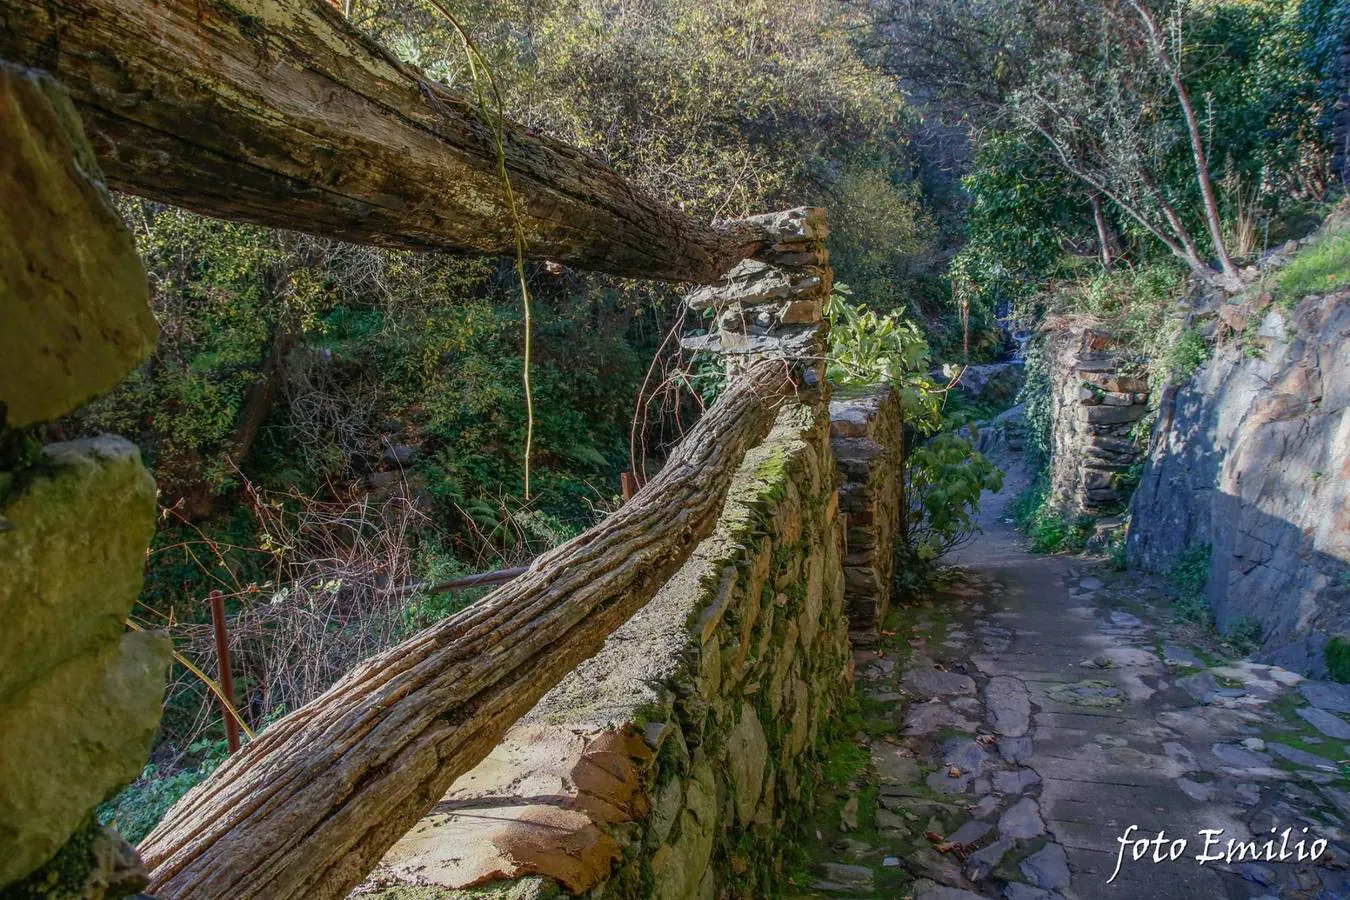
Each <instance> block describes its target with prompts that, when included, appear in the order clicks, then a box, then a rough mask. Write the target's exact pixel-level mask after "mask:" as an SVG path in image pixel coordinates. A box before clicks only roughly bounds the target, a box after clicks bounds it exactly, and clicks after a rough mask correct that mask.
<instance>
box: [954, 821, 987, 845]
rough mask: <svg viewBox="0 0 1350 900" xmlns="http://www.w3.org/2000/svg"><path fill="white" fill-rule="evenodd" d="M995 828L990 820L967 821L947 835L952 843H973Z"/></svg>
mask: <svg viewBox="0 0 1350 900" xmlns="http://www.w3.org/2000/svg"><path fill="white" fill-rule="evenodd" d="M993 828H994V826H993V825H990V824H989V823H988V822H967V823H966V824H964V825H962V826H961V827H960V828H958V829H956V830H955V831H953V832H952V833H951V834H949V835H947V842H948V843H951V844H961V845H962V846H965V845H967V844H973V843H975V842H976V841H978V840H979V839H980V838H982V837H984V836H985V835H986V834H988V833H989V832H990V831H992V830H993Z"/></svg>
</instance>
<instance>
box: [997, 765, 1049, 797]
mask: <svg viewBox="0 0 1350 900" xmlns="http://www.w3.org/2000/svg"><path fill="white" fill-rule="evenodd" d="M1040 783H1041V776H1039V775H1037V774H1036V770H1035V769H1027V768H1018V769H1014V770H1013V771H1011V772H995V773H994V790H996V791H998V792H999V793H1000V794H1020V793H1022V792H1023V791H1025V790H1026V789H1027V788H1029V787H1031V786H1032V785H1034V784H1040Z"/></svg>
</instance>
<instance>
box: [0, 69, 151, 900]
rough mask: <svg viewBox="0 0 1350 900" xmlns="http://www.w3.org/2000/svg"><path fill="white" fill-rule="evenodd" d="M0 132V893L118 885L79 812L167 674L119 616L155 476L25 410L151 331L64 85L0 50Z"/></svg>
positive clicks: (127, 455) (109, 445) (127, 250)
mask: <svg viewBox="0 0 1350 900" xmlns="http://www.w3.org/2000/svg"><path fill="white" fill-rule="evenodd" d="M0 133H3V134H4V135H5V141H6V159H5V168H6V172H7V176H8V177H6V178H3V179H0V310H3V311H4V313H3V322H4V325H3V327H0V572H2V573H3V578H0V621H3V622H4V625H3V627H0V894H3V895H4V896H6V897H9V896H13V897H24V896H42V897H84V896H88V897H95V896H97V897H121V896H124V895H125V894H127V893H132V892H135V891H136V890H139V889H140V888H141V887H144V885H145V883H146V877H145V871H144V869H143V867H142V866H141V863H140V860H139V858H138V857H137V856H136V853H135V851H134V850H133V849H132V848H131V847H130V846H129V845H128V844H127V843H126V842H125V841H123V840H122V839H121V838H120V837H119V836H118V835H117V834H116V832H114V831H112V830H111V829H107V828H102V827H101V826H99V825H98V824H97V823H96V822H95V821H94V819H93V815H94V810H95V808H96V807H97V806H98V805H99V804H100V803H102V802H103V801H104V800H106V799H108V798H110V797H111V796H113V795H114V794H115V793H116V792H117V791H118V790H119V789H120V788H121V787H122V786H123V785H125V784H127V783H128V782H130V781H131V780H132V779H134V778H135V777H136V776H137V775H138V774H139V773H140V771H141V768H142V767H143V766H144V764H145V761H146V758H147V756H148V755H149V752H150V743H151V740H152V739H153V737H154V734H155V730H156V728H157V727H158V725H159V718H160V706H161V703H162V700H163V696H164V686H165V683H166V681H167V679H168V670H169V659H170V646H169V641H168V638H167V637H165V636H163V635H157V634H150V633H146V632H128V631H127V629H126V625H125V622H126V620H127V618H128V616H130V615H131V608H132V604H133V603H134V602H135V601H136V597H137V595H138V594H139V593H140V590H141V578H142V570H143V567H144V565H145V553H146V549H147V548H148V546H149V544H150V537H151V535H152V533H153V531H154V524H155V485H154V481H153V480H152V479H151V477H150V473H149V472H148V471H146V469H145V467H144V466H143V465H142V464H141V459H140V454H139V453H138V452H137V450H136V448H135V447H134V446H132V445H131V444H130V443H128V442H127V441H124V440H122V439H120V438H115V437H111V436H103V437H99V438H95V439H91V440H84V441H74V442H70V443H63V444H53V445H50V446H48V447H45V448H43V449H42V451H41V452H40V453H37V452H33V449H32V448H31V447H30V441H31V440H32V439H31V435H30V434H29V433H27V432H25V431H21V430H20V429H23V428H28V427H31V426H34V425H37V424H39V423H42V422H45V421H50V420H52V419H55V418H58V417H60V416H62V415H65V414H66V413H68V412H70V411H71V410H72V409H74V408H75V407H77V406H79V405H80V404H82V403H84V402H85V401H86V400H88V399H89V398H91V397H93V396H96V395H98V394H100V393H102V392H103V391H106V390H107V389H109V388H110V387H112V386H113V385H115V384H116V383H117V382H118V381H119V380H120V379H122V378H123V377H124V376H126V375H127V374H128V373H129V372H130V371H131V370H132V369H133V368H135V367H136V365H138V364H139V363H140V361H141V360H142V359H144V358H145V357H146V356H147V355H148V354H149V352H150V349H151V347H153V345H154V342H155V337H156V334H157V331H156V326H155V320H154V316H153V314H152V313H151V310H150V303H149V297H148V292H147V286H146V279H145V270H144V268H143V267H142V265H141V262H140V259H139V258H138V257H137V255H136V251H135V247H134V244H133V242H132V237H131V233H130V232H129V231H128V230H127V228H126V226H125V225H123V224H122V222H121V219H120V218H119V217H118V215H117V212H116V209H115V208H114V207H113V205H112V203H111V201H110V199H109V197H108V194H107V192H106V190H105V189H104V186H103V184H102V181H101V176H100V174H99V171H98V166H97V164H96V163H95V162H94V161H93V153H92V151H91V150H90V148H89V144H88V142H87V141H86V139H85V136H84V133H83V130H82V128H81V126H80V120H79V117H78V116H77V115H76V113H75V111H74V108H73V107H72V106H71V104H70V101H69V99H68V98H67V97H66V96H65V94H64V92H63V91H62V90H61V88H60V87H59V86H57V85H56V83H55V82H53V81H52V80H51V79H49V78H47V77H46V76H44V75H40V74H37V73H33V72H26V71H21V70H17V69H14V68H12V67H9V66H5V65H3V64H0Z"/></svg>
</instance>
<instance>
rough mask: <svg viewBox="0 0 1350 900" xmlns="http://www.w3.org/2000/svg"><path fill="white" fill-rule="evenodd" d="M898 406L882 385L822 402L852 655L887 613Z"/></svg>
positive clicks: (869, 641)
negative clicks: (834, 467)
mask: <svg viewBox="0 0 1350 900" xmlns="http://www.w3.org/2000/svg"><path fill="white" fill-rule="evenodd" d="M900 432H901V427H900V399H899V397H898V396H897V395H896V392H895V389H894V388H892V387H891V386H890V385H879V386H876V387H869V388H864V389H855V390H853V391H851V392H845V391H840V392H838V393H836V394H835V396H834V398H833V399H832V400H831V401H830V435H831V438H830V444H831V446H832V447H833V448H834V456H835V459H836V460H838V463H839V471H840V473H841V474H842V475H843V477H844V483H843V485H842V486H841V487H840V488H839V508H840V510H841V511H842V512H843V514H844V528H845V531H844V534H845V540H844V543H845V551H844V553H845V555H844V605H845V607H846V608H847V610H848V618H849V629H850V632H851V638H852V641H853V645H854V646H855V647H868V646H872V645H873V644H875V643H877V641H879V640H880V638H881V624H882V622H884V621H885V619H886V612H887V610H889V609H890V601H891V574H892V567H893V565H894V561H895V549H894V543H895V537H896V530H897V528H898V527H899V521H900V498H901V490H900V489H901V478H903V477H904V475H903V471H902V463H903V459H902V452H903V451H902V445H901V433H900Z"/></svg>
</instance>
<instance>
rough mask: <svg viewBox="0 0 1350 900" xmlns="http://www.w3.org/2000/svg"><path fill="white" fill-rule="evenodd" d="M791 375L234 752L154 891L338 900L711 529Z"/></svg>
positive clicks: (760, 369)
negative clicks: (609, 504) (615, 499)
mask: <svg viewBox="0 0 1350 900" xmlns="http://www.w3.org/2000/svg"><path fill="white" fill-rule="evenodd" d="M787 370H788V365H787V364H786V363H783V362H762V363H759V364H757V365H756V366H755V367H753V368H751V369H749V370H748V371H747V372H746V373H745V374H743V375H742V376H740V377H739V378H738V379H737V381H736V382H735V383H733V385H732V386H731V387H730V388H729V389H728V390H727V392H726V393H725V394H724V395H723V396H722V397H721V398H720V399H719V400H718V401H717V403H715V404H714V405H713V406H712V407H711V408H710V409H709V410H708V412H707V413H706V414H705V415H704V417H703V418H702V419H701V420H700V421H699V423H698V424H697V425H696V426H695V427H694V428H692V429H691V430H690V431H689V433H688V434H687V435H686V436H685V438H684V440H683V441H682V442H681V443H680V445H679V446H678V447H677V448H676V450H675V452H674V453H673V454H672V455H671V457H670V459H669V461H668V462H667V463H666V465H665V467H664V468H662V470H661V472H660V473H659V474H658V475H657V476H656V477H655V478H653V479H652V481H651V482H650V483H649V484H647V485H646V486H645V487H643V488H642V490H641V491H639V492H638V494H637V495H636V496H635V497H634V498H633V499H632V500H631V501H630V502H628V503H626V504H624V505H623V506H622V507H621V508H620V509H619V510H617V511H616V512H615V513H614V514H613V515H611V516H610V517H609V518H607V519H606V520H605V521H604V522H602V523H601V524H599V525H597V526H596V527H595V528H592V529H591V530H590V531H588V532H586V533H585V534H583V535H581V536H580V537H577V538H575V539H573V540H571V541H569V542H567V543H566V544H563V545H562V546H561V547H558V548H556V549H554V550H551V551H549V552H548V553H545V554H543V555H542V556H540V557H539V558H538V559H536V560H535V561H534V562H533V563H532V564H531V565H530V567H529V570H528V571H527V572H525V574H523V575H521V576H520V577H518V578H516V579H515V580H514V581H512V582H511V583H510V584H508V585H506V586H505V587H502V588H500V589H498V590H497V591H494V592H493V593H492V594H489V595H488V596H487V597H485V598H484V599H483V600H482V601H481V602H479V603H477V604H475V605H473V606H471V607H469V608H468V609H466V610H465V611H463V612H461V613H459V614H458V615H456V616H454V617H452V618H450V619H448V620H446V621H445V622H442V623H440V624H438V625H434V626H432V627H431V628H428V629H426V630H425V631H423V632H421V633H420V634H418V635H417V636H416V637H414V638H412V639H410V640H408V641H406V642H405V643H403V644H401V645H399V646H398V647H395V648H393V649H391V650H389V651H386V652H385V653H383V654H381V655H379V656H377V657H375V658H373V659H371V660H369V661H367V662H366V663H363V664H362V665H361V666H359V667H358V668H357V669H355V670H354V671H353V672H351V673H350V674H349V675H347V676H346V677H345V678H343V679H342V680H341V681H339V682H338V683H337V684H336V685H334V686H333V687H332V688H331V689H330V690H328V691H327V692H326V693H325V694H324V695H323V696H321V697H319V698H318V699H317V700H315V701H313V702H312V703H310V704H308V705H307V706H305V707H303V708H301V709H299V710H296V711H295V712H292V713H291V714H290V715H288V716H286V717H285V718H283V719H282V720H281V721H280V722H277V723H276V724H274V725H272V726H271V727H269V728H268V729H267V730H266V731H264V732H263V733H262V734H261V735H259V737H258V739H257V740H256V741H254V742H252V743H250V744H248V745H246V746H245V747H244V749H243V751H241V752H240V753H237V754H235V755H234V756H231V757H230V758H229V759H228V760H227V761H226V762H225V763H224V764H223V765H222V766H221V767H220V768H219V769H217V770H216V771H215V773H214V774H213V775H212V776H211V777H210V778H209V779H208V780H207V781H205V782H203V783H202V784H200V785H198V786H197V787H196V788H194V789H193V790H192V791H191V792H190V793H189V794H188V795H187V796H186V797H184V798H183V799H182V800H181V801H179V803H178V804H177V805H175V806H174V807H173V808H172V809H171V810H169V813H168V815H166V816H165V817H164V820H163V821H162V822H160V824H159V826H158V827H157V828H156V829H155V830H154V831H153V832H151V834H150V835H149V836H148V837H147V838H146V839H145V840H144V841H143V842H142V844H141V846H140V850H141V853H142V855H143V856H144V858H145V861H146V864H147V865H148V866H150V868H151V871H152V876H151V877H152V881H151V887H150V891H151V892H152V893H155V894H158V895H160V896H163V897H172V898H174V900H208V898H210V900H253V898H258V900H263V898H265V900H292V898H294V900H300V898H304V900H327V898H342V897H346V896H347V894H348V892H349V891H350V890H351V889H352V888H353V887H354V886H355V885H356V884H357V883H359V882H360V880H361V879H362V878H363V877H364V876H365V875H366V873H368V872H369V871H370V870H371V869H372V868H374V866H375V864H376V863H377V862H378V861H379V860H380V859H381V857H383V855H384V853H385V851H386V850H388V849H389V847H391V846H392V845H393V844H394V842H395V841H397V840H398V839H399V838H400V837H401V836H402V835H403V834H404V833H405V832H406V831H407V830H408V829H409V828H411V827H412V826H413V824H415V823H416V822H417V820H418V819H420V818H421V817H422V816H423V815H424V814H425V813H426V812H427V811H428V810H429V809H431V808H432V806H433V805H434V804H435V803H436V802H437V801H438V800H439V799H440V798H441V797H442V795H443V794H444V793H445V791H446V790H447V789H448V788H449V786H450V785H451V783H453V782H454V780H455V779H456V778H458V777H459V776H460V775H462V774H463V773H465V772H467V771H468V770H469V769H471V768H472V767H473V766H475V765H476V764H477V763H478V762H479V761H480V760H482V759H483V757H484V756H486V755H487V753H488V752H489V751H490V750H491V749H492V748H493V747H494V746H496V744H497V743H498V742H499V741H500V740H501V738H502V736H503V735H504V734H505V733H506V731H507V729H508V728H510V727H511V725H512V724H514V723H515V722H516V720H517V719H519V718H520V717H521V716H522V715H523V714H524V713H526V712H527V711H529V709H530V708H531V707H533V706H534V704H535V703H537V702H538V701H539V699H540V698H541V697H542V696H543V695H544V694H545V693H547V692H548V691H549V690H550V689H551V688H552V687H553V686H554V685H556V684H557V683H558V682H559V681H560V680H561V679H562V678H563V677H564V676H565V675H566V674H567V673H568V672H570V671H571V670H572V669H573V668H575V667H576V665H577V664H578V663H580V662H581V661H582V660H584V659H587V658H588V657H591V656H593V655H595V653H596V652H598V651H599V649H600V648H601V646H603V644H604V641H605V638H606V637H608V636H609V635H610V634H611V633H613V631H614V630H615V629H616V628H618V627H619V625H621V624H622V623H623V622H625V621H626V620H627V619H628V618H629V616H631V615H632V614H633V613H634V612H636V611H637V610H638V609H640V608H641V607H642V606H643V604H645V603H646V602H647V601H648V600H650V599H651V598H652V596H654V595H655V593H656V592H657V590H659V589H660V588H661V586H662V585H663V584H664V583H665V582H666V580H667V579H668V578H670V576H671V575H673V574H674V573H675V571H676V570H677V569H678V568H679V566H680V565H682V564H683V563H684V561H685V560H686V559H687V558H688V557H689V554H690V553H691V552H692V551H693V549H694V547H695V546H696V545H697V543H698V542H699V540H700V539H702V538H703V537H704V536H706V535H707V534H709V533H710V532H711V530H712V528H713V525H714V523H715V522H716V520H717V517H718V515H719V514H720V512H721V508H722V503H723V499H724V497H725V495H726V491H727V489H728V487H729V486H730V484H731V479H732V476H733V474H734V473H735V472H736V470H737V468H738V467H739V465H740V463H741V460H742V458H743V457H744V455H745V452H746V450H748V449H749V448H750V447H752V446H754V445H755V444H757V443H758V442H759V441H761V440H762V439H763V437H764V435H765V434H767V433H768V430H769V428H770V426H771V425H772V423H773V420H774V417H775V413H776V410H777V408H778V407H779V405H780V404H781V402H782V400H783V398H784V397H785V396H787V394H788V392H789V391H790V390H791V389H792V388H791V386H792V382H791V379H790V378H789V375H788V371H787Z"/></svg>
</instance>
